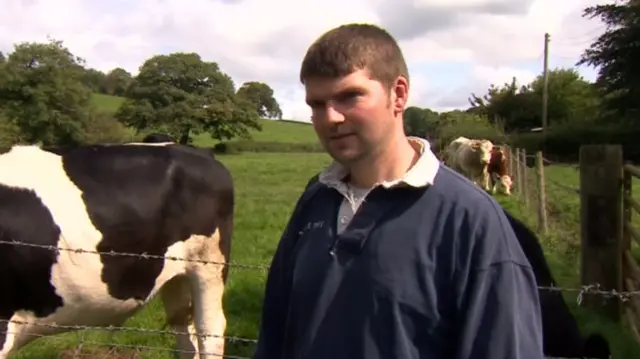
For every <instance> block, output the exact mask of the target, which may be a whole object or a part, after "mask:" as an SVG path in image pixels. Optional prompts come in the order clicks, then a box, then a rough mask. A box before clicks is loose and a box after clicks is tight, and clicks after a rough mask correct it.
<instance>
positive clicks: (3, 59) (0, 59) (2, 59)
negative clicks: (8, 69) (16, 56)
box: [0, 51, 7, 64]
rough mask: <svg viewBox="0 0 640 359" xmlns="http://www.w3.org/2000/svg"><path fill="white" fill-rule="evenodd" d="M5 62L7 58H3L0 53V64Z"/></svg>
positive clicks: (0, 52)
mask: <svg viewBox="0 0 640 359" xmlns="http://www.w3.org/2000/svg"><path fill="white" fill-rule="evenodd" d="M5 61H7V58H6V57H5V56H4V54H3V53H2V51H0V64H4V63H5Z"/></svg>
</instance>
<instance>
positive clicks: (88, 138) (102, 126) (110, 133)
mask: <svg viewBox="0 0 640 359" xmlns="http://www.w3.org/2000/svg"><path fill="white" fill-rule="evenodd" d="M83 140H84V142H85V143H123V142H131V141H133V140H134V135H133V132H132V131H131V130H130V129H128V128H127V127H125V126H124V125H123V124H121V123H120V122H118V121H117V120H116V119H115V118H114V117H113V116H112V115H110V114H107V113H104V112H94V113H93V114H92V116H91V119H90V122H89V123H88V124H87V126H86V129H85V133H84V136H83Z"/></svg>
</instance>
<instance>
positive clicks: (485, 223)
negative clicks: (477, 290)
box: [432, 166, 528, 268]
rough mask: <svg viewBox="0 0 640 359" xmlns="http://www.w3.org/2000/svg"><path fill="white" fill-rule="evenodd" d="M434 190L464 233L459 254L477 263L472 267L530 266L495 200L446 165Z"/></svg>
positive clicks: (438, 177)
mask: <svg viewBox="0 0 640 359" xmlns="http://www.w3.org/2000/svg"><path fill="white" fill-rule="evenodd" d="M432 189H433V190H434V192H435V193H436V195H437V196H438V197H439V198H440V201H441V202H442V204H441V206H442V207H443V208H447V209H448V210H447V213H448V215H449V216H450V217H451V218H450V221H451V222H452V223H455V226H454V227H456V231H457V232H458V233H463V234H464V235H463V236H461V237H459V238H457V241H458V245H457V248H458V250H459V253H458V254H459V255H460V256H462V257H463V258H467V259H469V260H471V262H474V263H473V264H472V265H473V267H475V268H482V267H487V266H489V265H492V264H495V263H498V262H506V261H508V262H515V263H518V264H520V265H524V266H528V262H527V261H526V258H525V257H524V255H523V252H522V249H521V248H520V246H519V243H518V240H517V237H516V235H515V233H514V231H513V228H512V227H511V224H510V223H509V220H508V219H507V216H506V214H505V212H504V209H503V208H502V206H501V205H500V203H498V201H497V200H496V199H495V198H493V197H492V196H491V195H489V194H488V193H487V192H485V191H484V190H482V189H481V188H479V187H478V186H476V185H475V184H473V183H471V182H470V181H468V180H466V179H465V178H464V177H462V176H461V175H459V174H458V173H456V172H455V171H453V170H452V169H450V168H448V167H444V166H443V167H442V168H441V171H440V172H439V173H438V176H437V177H436V181H435V183H434V186H433V188H432ZM474 257H475V258H474ZM472 258H473V259H472ZM470 264H471V263H470Z"/></svg>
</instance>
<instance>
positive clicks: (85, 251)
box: [0, 240, 269, 271]
mask: <svg viewBox="0 0 640 359" xmlns="http://www.w3.org/2000/svg"><path fill="white" fill-rule="evenodd" d="M1 244H7V245H16V246H24V247H31V248H40V249H46V250H50V251H53V252H57V253H58V254H59V253H60V252H61V251H64V252H72V253H76V254H94V255H101V256H111V257H133V258H138V259H147V260H151V259H155V260H163V261H164V260H167V261H173V262H189V263H198V264H204V265H219V266H227V267H231V268H240V269H253V270H261V271H268V270H269V266H263V265H257V264H241V263H235V262H218V261H210V260H204V259H190V258H182V257H175V256H163V255H157V254H147V253H127V252H116V251H113V250H112V251H109V252H104V251H96V250H91V249H83V248H65V247H56V246H52V245H46V244H35V243H26V242H20V241H16V240H12V241H6V240H0V245H1Z"/></svg>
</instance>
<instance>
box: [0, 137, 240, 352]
mask: <svg viewBox="0 0 640 359" xmlns="http://www.w3.org/2000/svg"><path fill="white" fill-rule="evenodd" d="M233 211H234V189H233V180H232V178H231V175H230V173H229V172H228V170H227V169H226V168H225V167H224V166H223V165H222V164H221V163H219V162H218V161H216V160H215V159H213V158H212V157H211V155H210V154H209V152H208V151H202V150H199V149H195V148H191V147H187V146H179V145H174V144H164V145H162V144H155V145H140V144H126V145H92V146H83V147H78V148H72V149H44V148H39V147H36V146H15V147H13V148H11V149H10V150H9V151H8V152H5V153H3V154H0V246H1V248H0V273H2V275H0V288H2V289H3V291H2V292H3V293H2V295H1V296H0V345H1V347H0V359H5V358H6V357H7V356H8V355H9V354H10V353H13V352H15V351H16V350H17V349H19V348H20V347H22V346H24V345H25V344H27V343H28V342H30V341H31V340H33V339H34V338H35V337H36V336H42V335H49V334H55V333H60V332H63V331H67V330H65V329H61V328H55V327H53V326H56V325H58V326H76V325H84V326H108V325H121V324H122V323H124V321H125V320H126V319H127V318H129V317H130V316H132V315H133V314H134V313H135V312H136V311H137V310H138V309H140V308H141V307H143V306H144V305H145V304H146V303H148V302H149V301H150V300H151V299H152V298H154V296H155V295H156V294H158V293H159V294H160V297H161V298H162V300H163V304H164V308H165V311H166V315H167V322H168V323H167V324H169V325H171V326H172V327H173V329H174V330H175V331H177V332H182V333H185V334H183V335H178V338H176V339H177V346H178V348H177V349H178V350H180V351H183V352H186V353H185V354H184V355H183V358H201V359H202V358H214V357H215V358H218V357H220V356H221V355H222V354H224V338H222V336H223V335H224V332H225V328H226V319H225V315H224V313H223V308H222V295H223V290H224V284H225V282H226V278H227V270H226V266H224V265H218V264H212V263H221V264H222V263H225V262H228V261H229V255H230V251H231V235H232V229H233ZM7 242H17V243H16V244H11V243H7ZM19 244H22V245H19ZM34 246H35V247H34ZM65 249H71V250H73V249H80V250H85V251H97V252H100V254H86V253H76V252H73V251H70V250H65ZM109 252H116V253H117V252H121V253H132V254H138V255H143V254H146V255H149V256H156V257H155V258H151V259H149V258H144V257H132V256H118V255H113V254H111V255H109V254H110V253H109ZM165 257H173V258H176V257H179V258H184V260H175V259H173V260H170V259H167V258H165ZM207 263H208V265H207ZM25 323H27V324H25ZM188 333H191V334H192V335H188ZM196 333H198V334H205V333H206V334H208V335H207V336H198V338H197V339H196V337H195V335H194V334H196ZM189 352H191V353H189ZM193 352H196V354H193Z"/></svg>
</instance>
